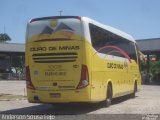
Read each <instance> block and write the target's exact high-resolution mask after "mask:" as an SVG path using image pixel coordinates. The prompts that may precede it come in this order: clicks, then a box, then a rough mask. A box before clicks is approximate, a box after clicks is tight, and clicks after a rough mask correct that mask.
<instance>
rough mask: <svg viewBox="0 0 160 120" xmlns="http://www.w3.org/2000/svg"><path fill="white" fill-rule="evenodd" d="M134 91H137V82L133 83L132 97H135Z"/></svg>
mask: <svg viewBox="0 0 160 120" xmlns="http://www.w3.org/2000/svg"><path fill="white" fill-rule="evenodd" d="M136 92H137V82H135V83H134V91H133V93H132V94H131V97H132V98H135V97H136Z"/></svg>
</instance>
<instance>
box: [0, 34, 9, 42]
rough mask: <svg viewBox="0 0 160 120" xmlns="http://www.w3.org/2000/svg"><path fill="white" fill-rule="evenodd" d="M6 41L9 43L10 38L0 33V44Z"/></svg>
mask: <svg viewBox="0 0 160 120" xmlns="http://www.w3.org/2000/svg"><path fill="white" fill-rule="evenodd" d="M7 41H11V38H10V37H9V35H8V34H6V33H0V42H1V43H5V42H7Z"/></svg>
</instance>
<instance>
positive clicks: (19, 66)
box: [11, 56, 23, 73]
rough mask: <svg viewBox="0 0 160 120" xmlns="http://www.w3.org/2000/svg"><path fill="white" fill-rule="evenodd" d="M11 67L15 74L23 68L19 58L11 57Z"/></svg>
mask: <svg viewBox="0 0 160 120" xmlns="http://www.w3.org/2000/svg"><path fill="white" fill-rule="evenodd" d="M11 66H12V67H13V68H14V69H15V70H16V73H18V72H21V71H22V68H23V63H22V58H21V56H13V57H12V65H11Z"/></svg>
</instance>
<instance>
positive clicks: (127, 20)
mask: <svg viewBox="0 0 160 120" xmlns="http://www.w3.org/2000/svg"><path fill="white" fill-rule="evenodd" d="M61 10H62V11H63V12H62V15H64V16H67V15H75V16H86V17H90V18H92V19H94V20H96V21H98V22H101V23H103V24H106V25H109V26H112V27H114V28H117V29H119V30H122V31H124V32H126V33H128V34H130V35H132V36H133V37H134V38H135V39H136V40H137V39H149V38H160V0H0V33H4V32H5V33H7V34H8V35H9V36H10V37H11V39H12V40H11V43H25V33H26V25H27V22H28V21H29V20H30V19H32V18H37V17H45V16H57V15H59V11H61Z"/></svg>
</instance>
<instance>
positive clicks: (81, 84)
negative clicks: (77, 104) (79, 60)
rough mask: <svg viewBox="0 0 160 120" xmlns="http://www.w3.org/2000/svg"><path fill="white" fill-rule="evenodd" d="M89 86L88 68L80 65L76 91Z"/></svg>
mask: <svg viewBox="0 0 160 120" xmlns="http://www.w3.org/2000/svg"><path fill="white" fill-rule="evenodd" d="M88 85H89V74H88V68H87V66H86V65H82V69H81V79H80V82H79V84H78V86H77V89H80V88H84V87H86V86H88Z"/></svg>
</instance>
